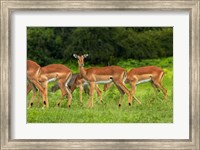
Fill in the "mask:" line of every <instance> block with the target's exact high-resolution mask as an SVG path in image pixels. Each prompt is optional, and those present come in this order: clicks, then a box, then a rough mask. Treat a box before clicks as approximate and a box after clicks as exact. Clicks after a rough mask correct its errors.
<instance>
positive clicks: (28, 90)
mask: <svg viewBox="0 0 200 150" xmlns="http://www.w3.org/2000/svg"><path fill="white" fill-rule="evenodd" d="M33 86H34V85H33V83H31V82H29V84H28V85H27V94H28V93H29V92H30V91H31V90H32V91H33V94H32V97H31V100H30V102H29V107H28V108H31V107H32V106H33V102H34V99H35V95H36V92H37V91H36V90H35V88H33Z"/></svg>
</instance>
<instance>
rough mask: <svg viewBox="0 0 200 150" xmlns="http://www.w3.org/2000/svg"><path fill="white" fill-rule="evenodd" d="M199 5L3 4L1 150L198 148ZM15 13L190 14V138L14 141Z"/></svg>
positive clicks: (112, 2)
mask: <svg viewBox="0 0 200 150" xmlns="http://www.w3.org/2000/svg"><path fill="white" fill-rule="evenodd" d="M199 3H200V2H199V1H198V0H195V1H184V0H179V1H176V0H175V1H162V0H159V1H122V0H119V1H105V0H101V1H48V0H47V1H37V0H36V1H21V0H14V1H1V56H0V57H1V59H0V61H1V73H0V75H1V79H0V85H1V149H57V148H59V149H199V148H200V142H199V141H200V139H199V137H200V119H199V110H200V105H199V99H200V97H199V95H200V94H199V93H200V88H199V68H200V66H199V64H200V58H199V56H200V55H199V52H200V51H199V49H200V43H199V41H200V39H199V33H200V31H199V26H200V4H199ZM15 10H48V11H58V10H61V11H62V10H123V11H126V10H138V11H147V10H153V11H154V10H158V11H162V10H170V11H189V13H190V25H189V26H190V28H189V32H190V36H189V39H190V43H189V46H190V52H189V53H190V56H189V57H190V61H189V84H190V88H189V97H190V99H189V107H190V108H189V109H190V112H189V113H190V114H189V119H190V138H189V139H188V140H181V139H180V140H179V139H177V140H174V139H167V140H163V139H142V140H134V139H133V140H131V139H130V140H127V139H123V140H119V139H118V140H115V139H105V140H104V139H101V140H100V139H99V140H98V139H82V140H80V139H70V140H53V139H44V140H39V139H35V140H31V139H19V140H17V139H15V140H13V139H11V132H10V130H11V127H10V124H11V120H10V110H11V107H10V105H11V98H12V93H11V91H12V87H11V85H12V83H11V82H10V81H11V74H12V70H11V61H12V60H11V57H10V56H11V50H10V49H11V48H10V47H11V45H10V44H11V42H10V34H11V31H10V27H11V17H10V16H11V14H12V13H13V12H14V11H15Z"/></svg>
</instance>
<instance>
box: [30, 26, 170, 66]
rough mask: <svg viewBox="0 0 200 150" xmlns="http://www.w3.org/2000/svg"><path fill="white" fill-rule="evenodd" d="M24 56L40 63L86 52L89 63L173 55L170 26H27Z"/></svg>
mask: <svg viewBox="0 0 200 150" xmlns="http://www.w3.org/2000/svg"><path fill="white" fill-rule="evenodd" d="M27 49H28V59H32V60H34V61H36V62H37V63H38V64H40V65H42V66H43V65H48V64H51V63H57V62H62V63H69V62H70V61H71V60H72V59H74V58H73V57H72V54H74V53H77V54H84V53H88V54H89V57H88V62H89V63H90V64H94V65H97V64H102V65H115V64H116V63H117V62H118V61H119V60H120V59H122V58H123V59H137V60H141V59H149V58H162V57H169V56H172V55H173V28H172V27H76V28H69V27H28V28H27Z"/></svg>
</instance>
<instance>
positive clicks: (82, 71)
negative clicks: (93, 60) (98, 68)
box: [79, 65, 86, 78]
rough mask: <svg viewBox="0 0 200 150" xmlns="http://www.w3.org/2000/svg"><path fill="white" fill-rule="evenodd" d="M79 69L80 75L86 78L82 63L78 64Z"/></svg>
mask: <svg viewBox="0 0 200 150" xmlns="http://www.w3.org/2000/svg"><path fill="white" fill-rule="evenodd" d="M79 71H80V74H81V76H82V77H84V78H86V71H85V68H84V67H83V65H79Z"/></svg>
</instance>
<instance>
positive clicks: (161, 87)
mask: <svg viewBox="0 0 200 150" xmlns="http://www.w3.org/2000/svg"><path fill="white" fill-rule="evenodd" d="M154 84H155V85H156V86H157V87H158V89H160V90H161V91H162V92H163V94H164V98H165V99H167V90H166V89H165V88H164V87H163V86H162V85H161V83H159V82H154Z"/></svg>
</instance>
